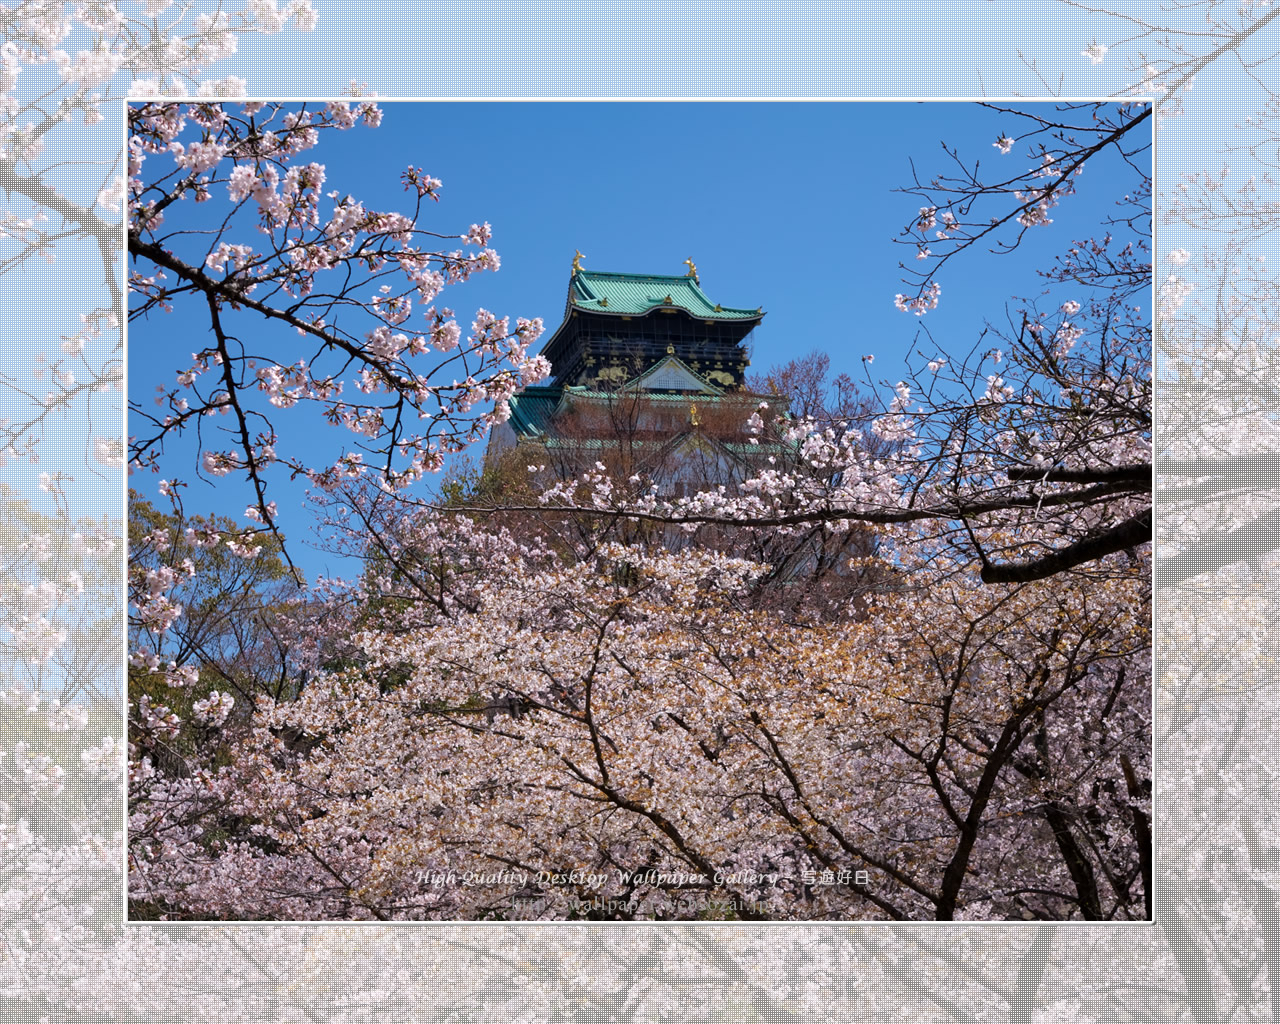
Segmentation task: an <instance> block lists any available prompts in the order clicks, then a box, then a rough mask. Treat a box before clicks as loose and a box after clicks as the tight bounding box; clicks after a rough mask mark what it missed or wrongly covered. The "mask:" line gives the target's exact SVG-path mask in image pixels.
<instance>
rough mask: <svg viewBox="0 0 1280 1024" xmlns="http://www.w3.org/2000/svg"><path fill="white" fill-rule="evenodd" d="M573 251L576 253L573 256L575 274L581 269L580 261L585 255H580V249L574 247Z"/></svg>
mask: <svg viewBox="0 0 1280 1024" xmlns="http://www.w3.org/2000/svg"><path fill="white" fill-rule="evenodd" d="M574 252H575V253H577V255H576V256H574V258H573V272H574V273H575V274H576V273H577V272H578V271H579V270H581V269H582V261H583V259H584V258H585V257H584V256H583V255H582V250H581V249H575V250H574Z"/></svg>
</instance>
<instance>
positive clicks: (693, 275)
mask: <svg viewBox="0 0 1280 1024" xmlns="http://www.w3.org/2000/svg"><path fill="white" fill-rule="evenodd" d="M684 263H685V266H687V267H688V268H689V273H688V274H687V275H686V276H688V277H691V278H693V283H694V284H697V283H698V268H697V267H696V266H694V263H693V257H690V258H689V259H687V260H685V261H684Z"/></svg>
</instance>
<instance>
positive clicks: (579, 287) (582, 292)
mask: <svg viewBox="0 0 1280 1024" xmlns="http://www.w3.org/2000/svg"><path fill="white" fill-rule="evenodd" d="M573 308H577V309H582V310H588V311H590V312H592V313H616V314H618V315H620V316H639V315H641V314H643V313H647V312H649V311H650V310H652V309H663V308H667V309H672V308H674V309H683V310H684V311H685V312H687V313H689V314H690V315H692V316H695V317H698V318H699V319H701V320H758V319H759V318H760V317H761V316H763V315H764V311H763V310H761V309H735V308H733V307H731V306H721V305H718V304H717V303H714V302H712V301H711V300H710V299H709V298H707V296H706V294H705V293H704V292H703V291H702V288H701V287H700V286H699V285H698V280H697V278H695V277H691V276H689V275H684V276H678V275H669V274H620V273H612V272H608V271H603V270H583V269H579V270H577V271H575V272H574V274H573V276H572V277H571V278H570V279H569V301H568V304H567V307H566V310H565V314H566V316H567V315H568V312H569V310H570V309H573Z"/></svg>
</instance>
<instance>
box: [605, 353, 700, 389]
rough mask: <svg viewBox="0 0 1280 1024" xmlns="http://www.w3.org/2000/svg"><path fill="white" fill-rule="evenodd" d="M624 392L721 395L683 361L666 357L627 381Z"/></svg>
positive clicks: (673, 357)
mask: <svg viewBox="0 0 1280 1024" xmlns="http://www.w3.org/2000/svg"><path fill="white" fill-rule="evenodd" d="M625 388H626V390H635V391H695V392H697V393H698V394H700V395H723V394H724V389H723V388H718V387H716V386H715V385H714V384H712V383H711V382H710V381H709V380H707V379H706V378H705V377H703V376H702V375H701V374H700V373H697V372H696V371H694V370H693V369H692V368H691V367H690V366H689V365H688V364H687V363H686V362H685V361H684V360H683V359H680V358H678V357H677V356H673V355H667V356H665V357H664V358H662V359H660V360H658V362H656V363H654V364H653V365H652V366H651V367H649V369H647V370H645V371H644V373H642V374H640V376H639V377H636V378H634V379H632V380H629V381H627V383H626V385H625Z"/></svg>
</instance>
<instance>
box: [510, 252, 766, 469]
mask: <svg viewBox="0 0 1280 1024" xmlns="http://www.w3.org/2000/svg"><path fill="white" fill-rule="evenodd" d="M581 261H582V254H581V253H579V254H578V255H577V257H576V258H575V259H574V261H573V270H572V273H571V274H570V277H569V294H568V298H567V300H566V302H565V311H564V321H563V322H562V323H561V324H560V326H559V327H558V328H557V329H556V331H555V333H554V334H553V335H552V336H551V340H550V341H548V342H547V344H546V345H545V347H544V348H543V350H542V354H543V355H544V356H546V357H547V359H548V360H549V361H550V363H551V380H550V382H549V383H547V384H544V385H540V386H533V387H527V388H525V389H524V390H523V391H521V392H520V393H519V394H517V395H515V396H514V397H513V398H512V399H511V400H510V407H511V416H510V419H509V420H508V421H507V422H506V423H503V424H500V425H498V426H495V427H494V429H493V431H492V434H491V436H490V440H489V450H488V457H489V458H490V459H493V458H495V457H497V456H499V455H500V454H501V453H503V452H505V451H507V450H509V449H511V448H513V447H514V448H518V449H519V450H520V452H521V454H522V455H525V456H528V459H527V461H529V462H537V463H539V464H542V465H546V466H547V467H548V470H549V471H551V472H552V473H554V474H555V475H559V476H567V475H576V474H577V473H578V472H581V470H582V469H585V468H588V467H591V466H593V465H594V464H595V463H597V462H604V463H605V464H606V465H608V466H609V468H610V469H613V470H617V471H622V472H625V473H626V474H627V475H628V476H629V475H631V474H632V473H641V474H644V475H646V476H648V477H649V478H650V479H652V480H654V481H656V482H658V483H659V486H660V488H661V489H662V490H663V491H665V492H667V493H671V494H683V493H685V492H686V490H687V489H689V488H691V487H696V486H703V485H706V484H719V483H728V482H731V481H732V480H734V479H738V478H741V477H742V475H743V473H742V470H743V469H745V466H746V463H747V462H748V461H750V460H751V459H752V458H753V456H755V455H757V454H759V453H760V449H761V448H763V447H765V446H764V445H758V446H757V445H753V444H752V443H751V441H750V439H749V435H748V433H747V430H746V421H747V418H748V417H750V416H751V414H752V413H753V412H754V411H755V410H756V408H757V407H758V405H759V404H760V402H761V401H762V400H766V401H769V402H771V404H773V405H774V407H775V408H776V406H777V402H778V399H776V398H768V397H766V396H762V395H756V394H752V393H750V392H748V391H746V390H745V388H744V374H745V373H746V368H747V365H748V363H749V361H750V360H749V356H748V352H747V337H748V335H749V334H750V333H751V331H752V329H753V328H755V327H756V326H757V325H758V324H759V323H760V321H761V320H762V319H763V317H764V311H763V309H760V308H758V307H757V308H755V309H742V308H737V307H733V306H724V305H721V304H720V303H718V302H713V301H712V300H711V299H709V298H708V297H707V295H706V293H704V292H703V291H702V288H701V285H700V283H699V281H698V273H697V269H696V267H695V266H694V265H693V261H692V260H686V261H685V263H686V264H687V265H688V268H689V270H688V272H687V273H686V274H683V275H677V276H669V275H663V274H625V273H615V272H605V271H593V270H587V269H585V268H583V267H582V265H581Z"/></svg>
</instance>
